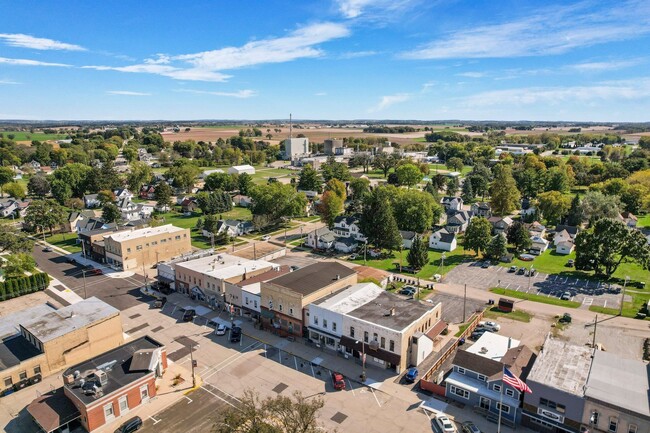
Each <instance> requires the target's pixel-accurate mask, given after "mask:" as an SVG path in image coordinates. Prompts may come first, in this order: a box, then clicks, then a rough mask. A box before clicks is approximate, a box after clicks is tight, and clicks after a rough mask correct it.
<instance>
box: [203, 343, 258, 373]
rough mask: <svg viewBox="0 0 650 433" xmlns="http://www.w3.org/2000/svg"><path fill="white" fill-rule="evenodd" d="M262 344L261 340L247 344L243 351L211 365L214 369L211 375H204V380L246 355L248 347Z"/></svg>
mask: <svg viewBox="0 0 650 433" xmlns="http://www.w3.org/2000/svg"><path fill="white" fill-rule="evenodd" d="M261 345H262V343H260V342H259V341H256V342H255V343H253V344H251V345H249V346H247V347H246V348H245V349H244V350H243V351H242V352H237V353H235V354H234V355H231V356H229V357H228V358H226V359H224V360H223V361H221V362H220V363H218V364H216V365H213V366H212V367H210V368H211V369H212V371H211V372H210V374H209V375H207V376H204V377H203V380H208V378H210V377H212V376H214V375H215V374H217V373H218V372H220V371H221V370H223V369H224V368H226V367H228V366H229V365H230V364H232V363H233V362H235V361H237V360H238V359H239V358H241V357H243V356H244V355H246V354H247V351H248V349H250V348H253V347H254V346H257V347H261ZM257 347H254V348H255V349H256V348H257Z"/></svg>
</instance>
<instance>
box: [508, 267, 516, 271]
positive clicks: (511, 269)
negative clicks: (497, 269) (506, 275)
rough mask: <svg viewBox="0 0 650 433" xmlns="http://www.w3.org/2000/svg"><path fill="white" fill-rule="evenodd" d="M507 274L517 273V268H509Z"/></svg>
mask: <svg viewBox="0 0 650 433" xmlns="http://www.w3.org/2000/svg"><path fill="white" fill-rule="evenodd" d="M508 272H517V267H516V266H510V269H508Z"/></svg>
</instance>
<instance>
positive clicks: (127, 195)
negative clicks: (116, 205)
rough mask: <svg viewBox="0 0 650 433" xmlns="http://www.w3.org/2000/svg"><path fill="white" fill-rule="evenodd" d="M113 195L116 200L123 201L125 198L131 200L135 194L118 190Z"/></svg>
mask: <svg viewBox="0 0 650 433" xmlns="http://www.w3.org/2000/svg"><path fill="white" fill-rule="evenodd" d="M113 193H114V194H115V200H121V199H123V198H128V199H129V200H131V199H132V198H133V193H131V191H129V190H128V189H126V188H120V189H116V190H115V191H113Z"/></svg>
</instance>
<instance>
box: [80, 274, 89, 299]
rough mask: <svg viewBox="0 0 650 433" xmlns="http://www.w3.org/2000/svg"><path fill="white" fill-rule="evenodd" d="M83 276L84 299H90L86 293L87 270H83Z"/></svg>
mask: <svg viewBox="0 0 650 433" xmlns="http://www.w3.org/2000/svg"><path fill="white" fill-rule="evenodd" d="M81 275H83V276H84V299H88V294H87V293H86V270H85V269H82V270H81Z"/></svg>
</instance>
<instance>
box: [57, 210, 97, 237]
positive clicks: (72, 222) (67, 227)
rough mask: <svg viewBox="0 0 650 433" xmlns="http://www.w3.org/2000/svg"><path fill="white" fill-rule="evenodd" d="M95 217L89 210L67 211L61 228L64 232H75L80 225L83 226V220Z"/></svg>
mask: <svg viewBox="0 0 650 433" xmlns="http://www.w3.org/2000/svg"><path fill="white" fill-rule="evenodd" d="M94 217H95V213H94V212H93V211H91V210H83V211H80V212H77V211H73V212H69V213H68V219H67V221H66V222H65V224H63V225H62V226H61V229H62V230H63V231H65V232H73V233H76V232H77V231H78V230H79V227H80V226H82V227H83V226H84V225H85V224H83V221H85V220H89V219H91V218H94Z"/></svg>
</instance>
